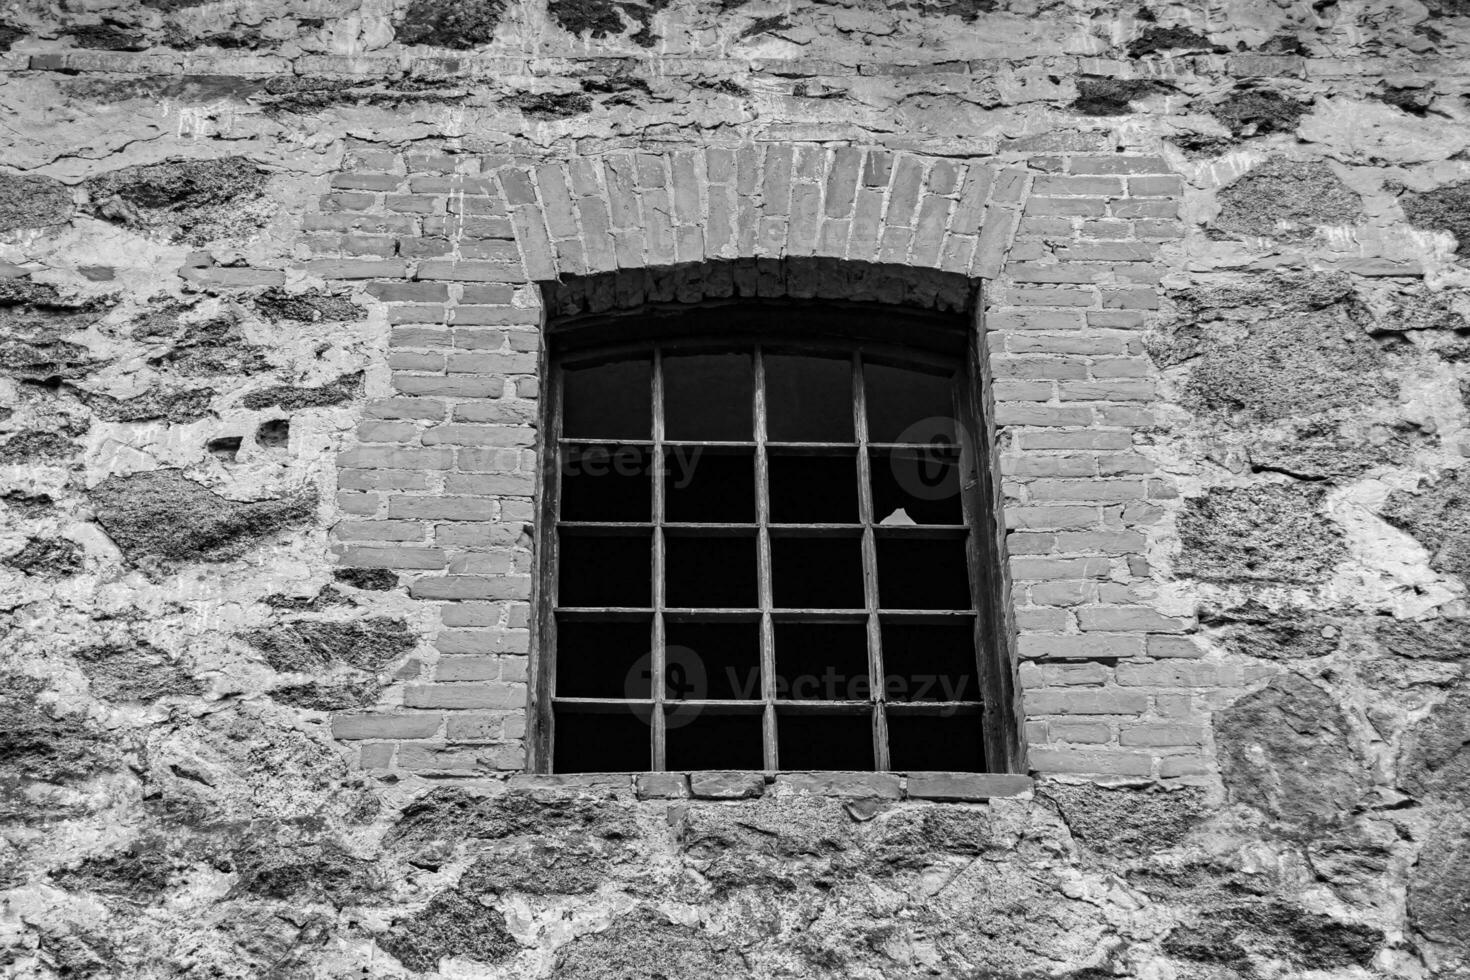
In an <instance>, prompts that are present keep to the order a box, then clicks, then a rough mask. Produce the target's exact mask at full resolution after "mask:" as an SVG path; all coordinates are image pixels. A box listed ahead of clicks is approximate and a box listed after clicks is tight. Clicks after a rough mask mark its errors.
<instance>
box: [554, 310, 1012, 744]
mask: <svg viewBox="0 0 1470 980" xmlns="http://www.w3.org/2000/svg"><path fill="white" fill-rule="evenodd" d="M649 315H650V316H654V314H649ZM891 317H892V314H891V313H888V312H885V311H883V310H876V311H869V312H863V313H854V314H853V315H852V316H851V317H845V318H842V320H841V328H840V331H839V330H837V329H836V328H834V329H833V330H832V331H830V332H829V331H826V330H825V328H823V327H822V326H821V325H822V324H826V323H835V322H836V320H834V319H832V318H827V319H823V318H822V317H821V316H815V317H807V316H806V315H805V314H801V313H798V312H797V311H796V309H795V308H793V309H792V311H791V315H789V316H786V317H784V318H780V317H777V315H776V314H775V313H773V312H772V308H770V307H765V308H761V309H760V310H758V311H756V312H752V313H750V315H749V317H748V319H747V320H742V314H741V312H740V311H739V310H738V309H736V310H734V311H732V310H728V309H726V310H723V311H716V312H715V313H710V312H708V311H705V312H700V313H694V314H688V315H687V317H686V320H685V321H683V322H685V323H686V325H687V326H688V327H689V328H690V329H689V330H687V331H683V332H681V331H680V330H678V329H676V327H677V323H674V322H673V321H670V320H669V319H667V318H665V319H662V320H660V321H659V323H658V324H656V326H651V327H650V328H649V332H648V335H647V336H648V338H649V339H639V337H638V336H637V331H636V329H634V328H633V327H632V326H630V323H629V320H630V318H629V317H622V318H619V323H618V325H617V326H616V330H615V333H616V336H617V338H618V341H617V343H616V344H611V343H606V342H602V343H603V346H600V347H598V346H594V342H593V341H589V340H587V339H586V338H587V337H596V336H597V330H596V329H592V330H589V331H584V329H583V328H580V327H579V328H578V329H576V330H568V331H567V332H566V333H565V334H564V335H563V334H559V333H558V332H557V330H556V328H553V331H552V333H551V352H550V353H551V364H552V375H551V381H550V384H549V385H548V405H547V415H546V424H545V435H546V443H545V446H544V451H545V457H544V458H546V459H547V460H555V461H556V466H555V469H554V472H551V473H549V474H548V480H547V492H546V494H545V496H544V498H543V501H542V514H543V518H542V520H543V525H542V528H541V534H542V542H541V550H540V552H539V553H540V554H541V555H543V556H547V555H550V556H552V557H550V558H545V557H543V562H544V564H543V566H542V568H541V576H540V583H539V585H538V588H539V590H540V592H539V595H538V600H539V610H540V611H539V612H538V623H539V624H540V625H539V626H538V627H537V636H538V640H537V651H536V656H537V657H538V662H539V663H540V664H541V668H540V671H539V673H538V675H537V676H538V680H537V685H538V690H537V705H536V709H537V711H538V726H537V733H536V736H535V737H536V738H537V739H538V743H537V744H538V746H539V751H540V753H541V755H540V758H541V759H544V760H546V762H548V763H549V767H550V768H551V769H552V770H553V771H555V772H622V771H645V770H697V769H754V770H767V771H773V770H868V771H872V770H879V771H888V770H893V771H909V770H913V771H924V770H950V771H974V772H984V771H1006V770H1007V769H1008V768H1009V767H1010V766H1012V765H1014V761H1015V760H1014V756H1013V753H1011V751H1010V750H1009V749H1008V748H1006V746H1007V745H1009V744H1011V743H1010V741H1008V739H1009V738H1010V736H1007V735H1005V734H1002V732H1003V729H1004V726H1006V725H1008V724H1010V723H1011V722H1010V720H1009V719H1008V718H1007V717H1006V716H1005V712H1007V711H1009V710H1010V706H1009V704H1008V701H1009V697H1008V693H1007V692H1008V690H1009V688H1008V686H1007V683H1008V682H1007V681H1006V680H1005V678H1007V677H1008V676H1009V675H1008V673H1007V672H1008V670H1009V665H1008V660H1007V659H1006V656H1007V655H1006V651H1005V639H1004V636H1003V631H1002V630H1001V628H1000V626H999V623H1000V621H1001V619H1000V615H999V613H1000V607H999V603H1000V602H1001V601H1002V599H1003V597H1002V596H1001V595H1000V594H999V591H1000V587H999V585H998V583H1000V582H1001V581H1003V577H1002V576H1001V575H1000V573H999V569H998V565H999V558H998V557H997V556H998V547H999V546H998V531H997V527H996V522H995V520H994V516H993V513H992V504H991V496H990V495H991V486H992V477H991V475H990V472H989V459H990V455H989V449H988V443H987V442H986V440H985V439H984V438H983V437H981V436H977V434H979V433H983V429H982V427H981V419H980V417H979V414H980V413H979V409H978V407H977V406H978V405H979V404H980V401H981V399H980V390H979V389H980V386H981V384H982V380H981V378H980V377H979V374H978V369H977V368H976V367H975V365H977V364H978V363H979V360H978V358H979V354H978V348H977V347H976V346H975V343H974V340H975V338H974V337H972V336H969V335H968V333H967V332H966V329H965V327H964V325H963V323H962V322H959V321H954V322H951V323H950V324H949V325H948V326H949V329H951V330H952V331H953V332H952V333H950V334H946V333H944V332H943V330H940V331H939V333H938V334H936V335H935V336H938V337H939V338H940V340H939V341H934V342H930V343H926V344H925V345H924V346H923V347H918V346H912V347H909V346H906V347H894V346H893V345H892V343H891V340H893V339H902V338H901V335H894V334H893V333H892V331H893V330H894V329H895V328H894V326H893V324H894V323H908V324H912V323H913V322H914V318H913V316H912V314H904V315H903V316H902V317H900V318H898V319H891ZM778 320H779V325H780V326H781V329H782V333H781V339H780V340H779V341H772V340H771V339H769V336H768V335H769V334H770V333H771V331H770V328H771V327H772V326H773V325H777V321H778ZM609 329H611V328H609ZM695 330H698V334H697V335H696V334H695ZM798 333H799V334H800V335H802V336H804V337H809V339H808V342H806V343H802V344H797V343H794V342H793V341H792V340H791V337H792V336H794V335H797V334H798ZM931 333H932V331H931ZM885 334H886V335H887V336H888V337H889V340H888V341H884V340H880V339H877V338H878V337H880V336H882V335H885ZM944 337H956V338H962V339H961V340H959V341H957V342H953V343H952V342H950V341H949V340H944V339H943V338H944ZM929 339H930V340H931V341H933V337H930V338H929ZM569 340H570V342H569ZM544 764H545V763H543V765H544Z"/></svg>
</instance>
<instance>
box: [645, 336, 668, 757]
mask: <svg viewBox="0 0 1470 980" xmlns="http://www.w3.org/2000/svg"><path fill="white" fill-rule="evenodd" d="M652 395H653V650H652V651H651V653H652V656H651V657H650V658H649V668H650V670H651V671H652V673H653V676H652V677H651V678H650V680H651V682H652V685H653V692H652V693H653V717H652V718H651V719H649V721H650V722H651V724H652V726H653V768H654V770H655V771H657V772H663V770H664V767H665V759H666V757H667V756H666V753H665V751H664V735H665V725H664V669H665V668H664V646H665V638H664V361H663V348H661V347H654V349H653V392H652Z"/></svg>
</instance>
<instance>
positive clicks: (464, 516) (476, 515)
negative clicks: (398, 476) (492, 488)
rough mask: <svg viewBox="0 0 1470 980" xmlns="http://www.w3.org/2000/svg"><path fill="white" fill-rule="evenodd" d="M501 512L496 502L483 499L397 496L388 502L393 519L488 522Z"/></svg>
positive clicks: (390, 515)
mask: <svg viewBox="0 0 1470 980" xmlns="http://www.w3.org/2000/svg"><path fill="white" fill-rule="evenodd" d="M498 510H499V507H498V504H497V502H496V501H494V500H490V499H487V498H483V497H452V496H433V497H415V496H403V495H396V496H393V497H391V498H390V499H389V501H388V516H389V517H393V518H407V519H409V520H413V519H416V518H428V519H430V520H445V521H487V520H492V519H494V518H495V516H496V515H497V513H498Z"/></svg>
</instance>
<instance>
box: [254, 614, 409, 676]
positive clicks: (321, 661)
mask: <svg viewBox="0 0 1470 980" xmlns="http://www.w3.org/2000/svg"><path fill="white" fill-rule="evenodd" d="M245 639H246V641H247V642H249V643H250V645H251V646H254V647H255V648H257V649H258V650H260V651H261V652H262V653H263V654H265V659H266V662H267V663H269V664H270V665H271V667H272V668H274V669H275V670H279V671H299V672H308V673H311V672H315V671H317V670H320V669H322V668H325V667H329V666H331V665H333V664H338V663H342V664H348V665H350V666H352V667H357V668H359V669H363V670H379V669H381V668H383V667H386V666H387V665H388V664H390V663H392V662H393V661H394V660H397V659H398V658H399V657H400V656H402V655H403V654H405V653H407V652H408V651H409V650H411V649H413V646H414V643H415V639H416V638H415V637H414V635H413V634H412V633H410V632H409V630H408V624H406V623H405V622H403V620H401V619H388V618H384V617H374V618H369V619H364V620H357V621H352V622H346V623H335V622H322V621H315V620H295V621H292V622H288V623H281V624H279V625H276V626H269V627H265V628H262V629H258V630H255V631H253V632H251V633H248V634H246V636H245Z"/></svg>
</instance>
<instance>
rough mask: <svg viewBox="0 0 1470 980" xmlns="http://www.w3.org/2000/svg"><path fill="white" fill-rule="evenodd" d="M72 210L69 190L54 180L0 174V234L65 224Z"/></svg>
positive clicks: (69, 218)
mask: <svg viewBox="0 0 1470 980" xmlns="http://www.w3.org/2000/svg"><path fill="white" fill-rule="evenodd" d="M73 210H74V208H73V205H72V199H71V190H70V188H68V187H67V186H66V185H65V184H63V183H62V182H61V181H59V180H56V179H55V178H51V177H13V176H10V175H9V174H0V231H13V230H15V229H17V228H44V227H46V226H48V225H60V224H65V223H66V222H68V221H70V220H71V215H72V211H73Z"/></svg>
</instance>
